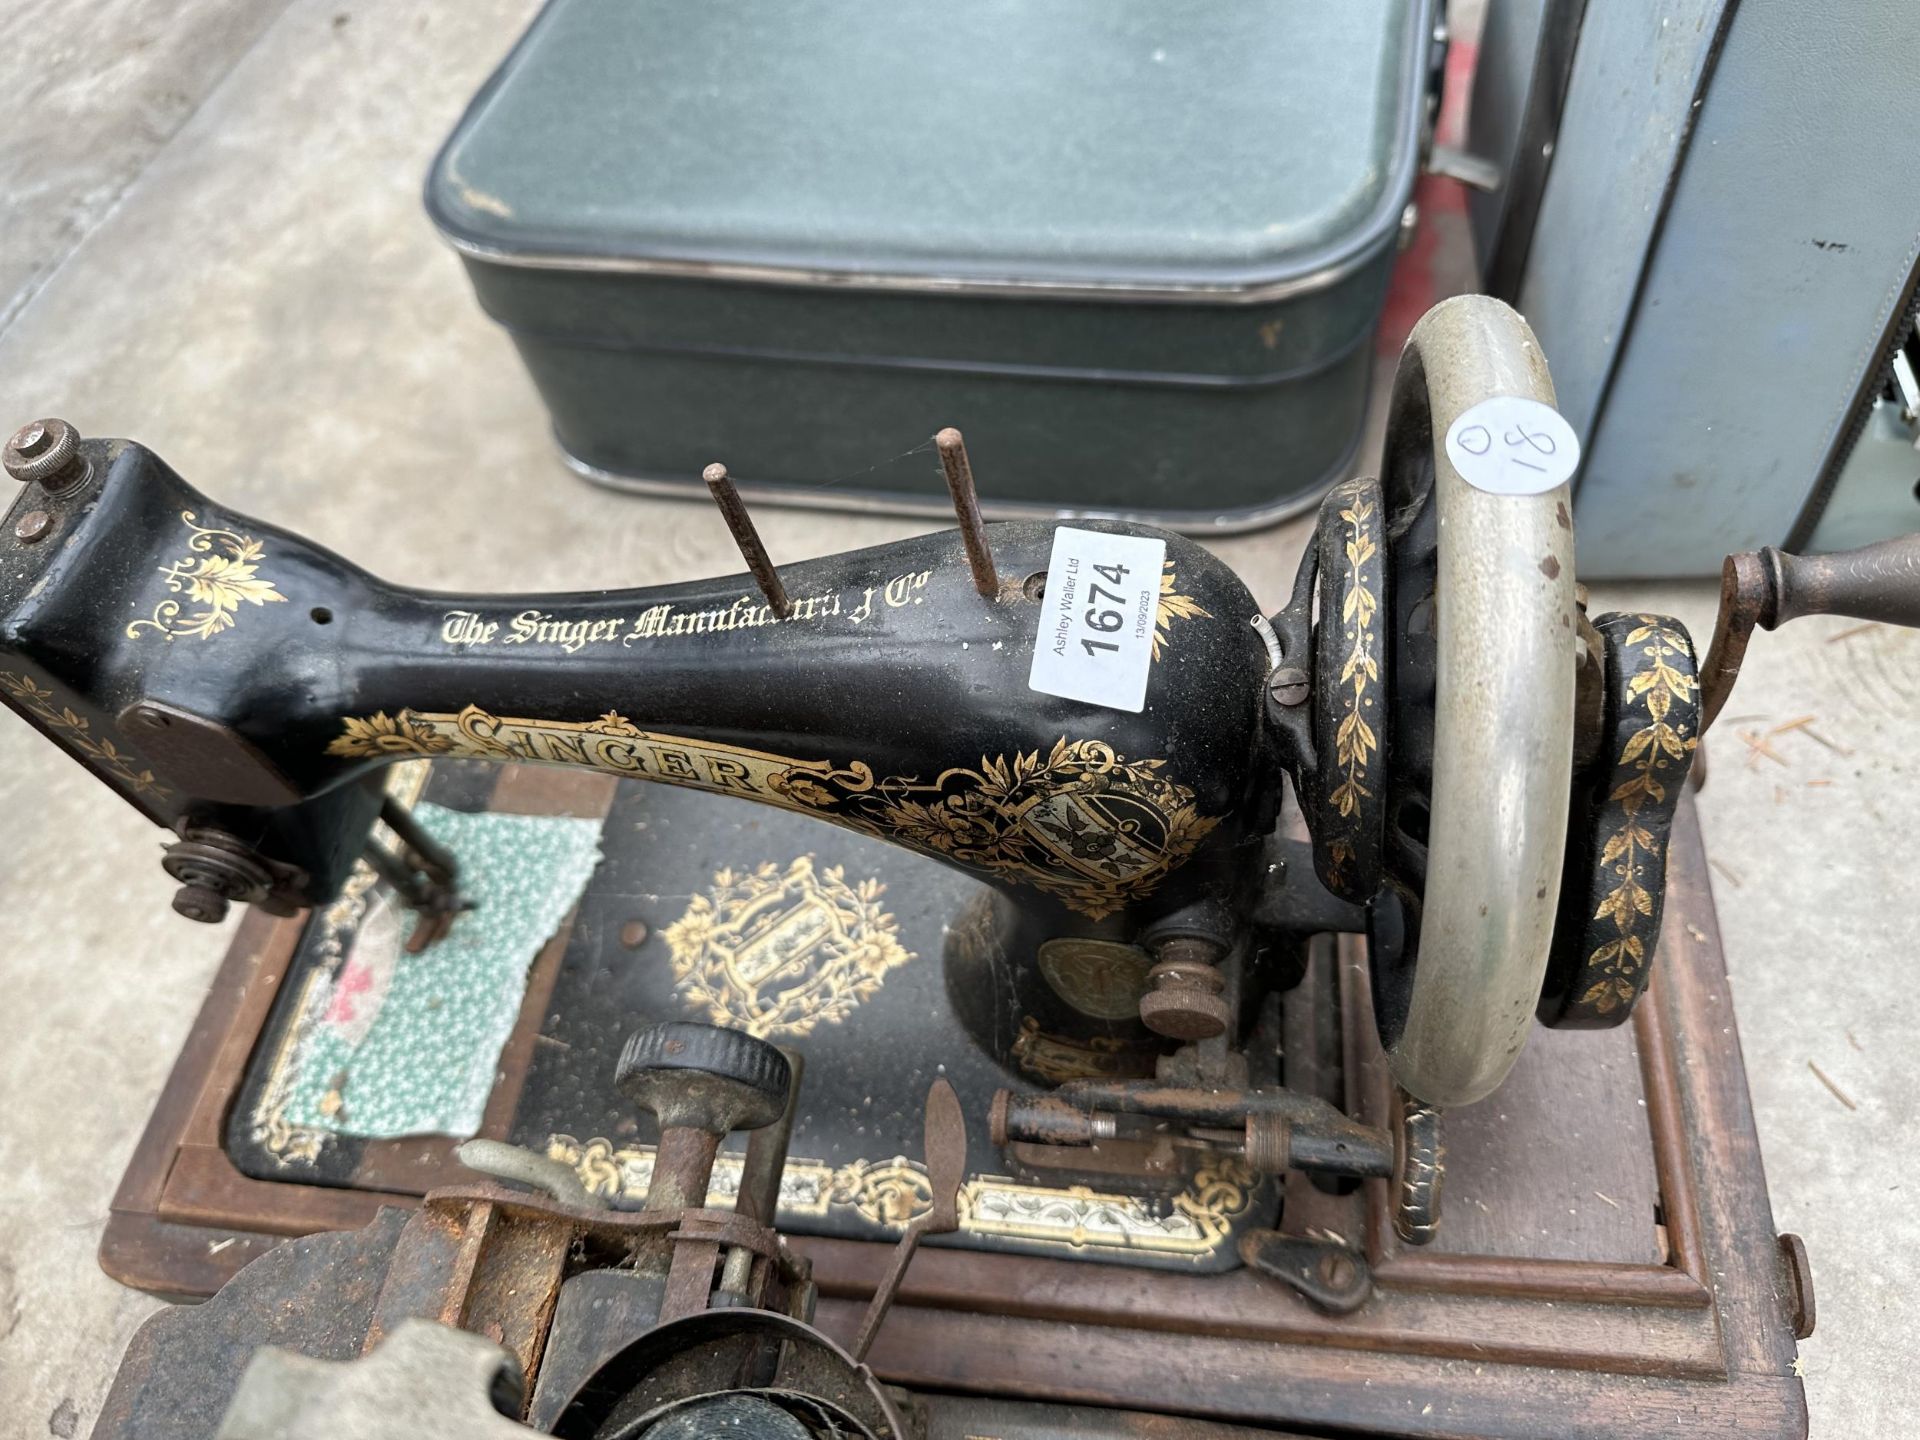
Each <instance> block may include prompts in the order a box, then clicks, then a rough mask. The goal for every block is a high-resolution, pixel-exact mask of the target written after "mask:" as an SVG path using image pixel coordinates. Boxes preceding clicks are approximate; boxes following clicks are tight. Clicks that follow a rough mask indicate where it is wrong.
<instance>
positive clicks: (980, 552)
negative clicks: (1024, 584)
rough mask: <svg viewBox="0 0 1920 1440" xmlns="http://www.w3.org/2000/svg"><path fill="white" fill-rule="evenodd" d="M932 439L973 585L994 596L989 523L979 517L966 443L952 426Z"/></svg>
mask: <svg viewBox="0 0 1920 1440" xmlns="http://www.w3.org/2000/svg"><path fill="white" fill-rule="evenodd" d="M933 443H934V448H936V449H937V450H939V452H940V468H941V469H942V470H944V471H946V473H947V491H948V493H949V494H951V495H952V496H953V513H954V515H955V516H956V517H957V518H958V519H959V521H960V538H961V539H962V540H963V541H965V542H966V547H967V568H968V569H970V570H972V571H973V588H974V589H976V590H978V591H979V592H980V593H981V594H982V595H984V596H986V597H987V598H988V599H989V600H991V599H993V598H994V596H996V595H998V594H999V593H1000V581H999V579H998V577H997V576H995V574H994V573H993V551H991V550H989V549H988V548H987V527H986V524H985V522H983V521H982V520H981V518H980V497H979V495H978V494H976V493H975V492H974V488H973V466H971V465H970V464H968V463H967V443H966V441H964V440H962V439H961V438H960V432H959V431H958V430H955V429H954V428H953V427H952V426H948V427H947V428H946V429H945V430H942V431H941V432H940V433H939V434H938V435H936V436H934V437H933Z"/></svg>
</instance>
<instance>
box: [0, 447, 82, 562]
mask: <svg viewBox="0 0 1920 1440" xmlns="http://www.w3.org/2000/svg"><path fill="white" fill-rule="evenodd" d="M0 461H3V462H4V464H5V465H6V470H7V474H9V475H11V476H12V477H13V478H14V479H16V480H18V481H19V482H20V483H21V484H23V485H32V484H34V483H36V482H38V483H39V484H40V486H41V487H42V488H44V489H45V490H47V491H48V492H50V493H53V494H58V493H59V492H60V491H62V490H68V489H71V488H72V487H73V486H75V485H77V484H78V483H79V482H80V481H82V480H84V479H85V478H86V477H87V462H86V461H85V460H83V459H81V458H80V436H79V434H78V432H76V431H75V430H74V428H73V426H71V425H69V424H68V423H67V422H66V421H64V420H35V421H33V422H31V423H30V424H26V425H22V426H21V427H20V428H19V429H18V430H16V431H14V432H13V435H12V436H11V437H10V438H9V439H8V441H7V445H6V450H5V452H4V454H0ZM21 538H22V539H25V538H26V537H25V536H22V537H21Z"/></svg>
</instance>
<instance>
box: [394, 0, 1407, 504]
mask: <svg viewBox="0 0 1920 1440" xmlns="http://www.w3.org/2000/svg"><path fill="white" fill-rule="evenodd" d="M1433 28H1434V21H1433V6H1432V3H1431V0H1342V3H1340V4H1337V5H1327V4H1320V3H1316V0H1274V3H1264V4H1249V3H1234V0H1060V3H1049V4H1039V5H1035V4H1029V3H1025V0H985V3H979V4H970V5H964V6H925V5H913V4H906V5H903V4H899V3H897V0H887V3H882V0H794V3H786V4H781V5H778V6H771V5H768V6H761V5H751V4H746V3H737V0H736V3H728V0H721V3H716V0H552V3H550V4H548V5H547V7H546V8H545V9H544V10H543V11H542V12H541V14H540V15H539V17H538V18H537V19H536V20H535V22H534V23H533V25H532V26H531V28H529V30H528V31H527V33H526V35H525V36H523V37H522V38H521V40H520V42H519V44H518V45H516V46H515V47H514V49H513V51H512V53H511V54H510V55H509V56H508V57H507V59H506V60H505V62H504V63H503V64H502V65H501V66H500V68H499V69H498V70H497V71H496V72H495V73H494V75H493V76H492V78H491V79H490V80H489V81H488V82H487V84H486V86H485V87H484V88H483V89H482V90H481V91H480V93H479V94H478V95H477V96H476V97H475V99H474V101H473V103H472V104H471V106H469V108H468V110H467V113H466V115H465V116H464V117H463V118H462V119H461V121H460V123H459V125H458V126H457V127H456V128H455V130H454V132H453V134H452V136H451V137H450V138H449V139H448V141H447V143H446V145H445V146H444V147H443V148H442V150H441V152H440V154H439V156H438V158H437V159H436V160H435V162H434V165H433V169H432V172H431V174H430V176H429V179H428V182H427V190H426V200H427V208H428V210H429V212H430V213H431V215H432V217H433V219H434V222H435V223H436V224H437V225H438V226H439V228H440V229H441V231H442V233H443V234H445V236H446V237H447V238H448V240H449V241H451V242H452V244H453V245H454V247H455V248H456V249H457V250H458V251H459V252H460V254H461V257H462V258H463V260H464V261H465V264H466V266H467V270H468V273H469V275H470V277H471V278H472V281H473V285H474V289H475V292H476V293H477V294H478V296H479V298H480V302H481V304H482V306H483V307H484V308H485V309H486V311H487V313H488V314H490V315H491V316H493V318H494V319H496V320H498V321H499V322H500V323H501V324H502V325H504V326H505V327H506V328H507V330H508V332H509V333H510V334H511V335H512V337H513V340H514V343H515V344H516V345H517V346H518V347H519V350H520V353H521V356H522V357H523V359H524V360H525V362H526V364H527V367H528V369H529V370H530V371H531V372H532V375H533V378H534V381H535V383H536V384H537V385H538V387H539V389H540V392H541V394H542V396H543V397H544V398H545V400H546V403H547V405H548V407H549V409H550V410H551V412H552V414H553V420H554V428H555V432H556V434H557V436H558V438H559V441H560V444H561V446H562V448H563V449H564V451H565V452H566V455H567V457H568V460H569V462H570V463H571V464H572V465H573V466H574V468H576V469H577V470H579V471H580V472H581V473H583V474H585V475H587V476H589V477H590V478H593V479H595V480H599V481H602V482H604V483H606V484H609V485H615V486H619V487H622V488H629V489H636V490H660V489H667V488H671V489H680V488H683V487H693V486H697V485H698V483H699V475H700V471H701V468H702V467H703V466H704V465H706V464H707V463H709V462H710V461H713V460H716V459H718V460H724V461H725V462H726V464H727V465H728V467H729V468H730V469H731V470H732V472H733V473H734V475H735V477H736V479H737V480H738V481H739V482H740V484H741V488H742V490H743V492H745V493H748V494H749V495H753V494H755V493H758V494H759V495H761V496H764V497H767V498H772V499H776V500H781V501H786V502H789V503H811V504H822V505H828V506H834V507H850V508H851V507H862V508H880V509H891V510H902V511H912V510H918V509H921V508H925V509H927V510H929V511H931V510H937V509H941V508H943V507H944V505H945V503H946V500H945V491H944V488H943V486H942V482H941V479H940V472H939V467H938V466H937V464H935V463H934V459H933V456H932V454H931V447H930V445H929V444H927V443H926V442H927V437H929V436H931V435H932V434H933V433H934V431H935V430H937V429H939V428H940V427H941V426H943V425H948V424H953V425H958V426H961V427H962V428H963V429H964V430H965V432H966V434H967V439H968V444H969V447H970V449H971V451H972V453H973V456H974V459H975V462H976V466H977V472H978V475H979V480H980V488H981V492H982V496H983V500H984V502H985V505H986V508H987V510H988V512H989V513H990V514H996V513H997V514H1000V515H1011V514H1019V513H1026V514H1034V513H1040V514H1050V515H1051V514H1063V515H1072V514H1087V513H1094V514H1102V515H1124V516H1127V517H1130V518H1137V519H1143V520H1150V521H1153V522H1155V523H1159V524H1163V525H1172V526H1176V527H1179V528H1183V529H1190V530H1202V529H1203V530H1216V529H1221V528H1250V527H1253V526H1256V525H1259V524H1262V523H1266V522H1269V521H1272V520H1276V519H1279V518H1282V517H1284V516H1286V515H1288V514H1291V513H1293V512H1295V511H1297V510H1299V509H1301V508H1303V507H1304V506H1306V505H1307V504H1309V503H1310V502H1311V501H1312V500H1313V499H1314V497H1315V496H1316V495H1317V494H1318V493H1319V492H1320V491H1321V490H1322V489H1323V488H1324V487H1325V486H1326V485H1327V484H1329V483H1330V482H1331V481H1333V480H1334V479H1336V478H1337V477H1338V476H1339V474H1340V473H1341V472H1342V470H1343V469H1344V468H1345V467H1346V465H1347V464H1348V462H1349V460H1350V459H1351V457H1352V455H1353V453H1354V451H1355V449H1356V447H1357V445H1358V443H1359V439H1360V434H1361V427H1362V419H1363V415H1364V411H1365V405H1366V392H1367V378H1368V367H1369V359H1370V354H1371V349H1372V347H1371V344H1370V340H1371V337H1372V335H1373V331H1374V327H1375V324H1376V322H1377V320H1378V318H1379V315H1380V312H1381V308H1382V305H1383V303H1384V301H1385V297H1386V292H1387V282H1388V276H1389V272H1390V270H1391V268H1392V263H1393V257H1394V254H1395V253H1396V249H1397V245H1396V240H1397V237H1398V236H1399V234H1400V230H1401V224H1402V216H1403V213H1404V212H1405V210H1406V206H1407V203H1408V200H1409V198H1410V196H1411V194H1412V189H1413V184H1414V180H1415V176H1416V172H1417V170H1418V166H1419V159H1420V151H1421V147H1422V143H1423V140H1424V133H1425V122H1426V105H1425V95H1426V92H1427V88H1428V77H1429V74H1430V62H1431V60H1432V48H1433V44H1434V40H1433ZM889 457H891V458H889Z"/></svg>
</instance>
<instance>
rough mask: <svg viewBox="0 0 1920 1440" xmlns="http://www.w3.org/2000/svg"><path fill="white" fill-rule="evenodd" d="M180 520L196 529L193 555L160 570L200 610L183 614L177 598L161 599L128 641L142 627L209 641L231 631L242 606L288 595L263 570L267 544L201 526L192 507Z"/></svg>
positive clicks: (191, 548)
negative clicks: (261, 571) (221, 633)
mask: <svg viewBox="0 0 1920 1440" xmlns="http://www.w3.org/2000/svg"><path fill="white" fill-rule="evenodd" d="M180 520H181V523H182V524H184V525H185V526H186V527H187V529H189V530H191V531H192V532H193V534H192V535H191V536H190V537H188V540H187V550H188V553H187V554H185V555H182V556H181V557H180V558H179V559H178V560H175V561H174V562H173V563H172V564H171V565H165V566H162V567H161V570H160V573H161V574H162V575H164V576H166V577H167V589H169V590H171V591H172V592H173V593H174V594H176V595H181V594H184V595H185V596H186V597H187V601H188V603H189V604H192V605H198V606H199V607H200V608H199V609H198V610H195V611H193V612H192V613H191V614H188V615H182V614H181V613H180V610H181V605H180V602H179V601H178V600H162V601H161V602H160V603H159V604H158V605H156V606H154V607H153V614H152V616H150V617H149V618H148V619H145V620H135V621H134V622H133V623H132V624H130V625H129V626H127V638H128V639H130V640H131V639H134V638H135V637H137V636H138V635H139V634H140V632H141V631H142V630H158V631H159V632H160V633H161V634H162V635H164V636H166V637H167V639H169V640H173V639H176V638H183V639H193V640H206V639H209V638H211V637H212V636H215V635H218V634H219V633H220V632H221V631H222V630H229V629H232V628H233V624H234V621H235V620H236V619H238V618H239V610H240V607H241V606H242V605H265V604H267V603H269V602H270V601H284V600H285V599H286V598H287V597H286V596H284V595H282V594H281V593H280V592H279V591H278V590H276V589H274V588H273V582H272V581H271V580H268V579H266V578H265V577H264V576H262V575H261V574H260V573H259V570H260V557H261V555H262V553H263V551H264V547H263V546H262V545H261V544H260V542H259V541H258V540H256V539H254V538H253V537H252V536H251V535H241V534H239V533H238V532H236V531H233V530H221V529H218V528H213V527H209V526H205V525H196V524H195V523H194V519H193V512H192V511H191V510H182V511H181V512H180Z"/></svg>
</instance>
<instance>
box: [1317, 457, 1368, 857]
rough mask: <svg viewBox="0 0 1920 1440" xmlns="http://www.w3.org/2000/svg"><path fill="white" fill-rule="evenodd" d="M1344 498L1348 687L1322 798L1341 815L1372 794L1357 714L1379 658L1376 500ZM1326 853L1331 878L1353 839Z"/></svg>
mask: <svg viewBox="0 0 1920 1440" xmlns="http://www.w3.org/2000/svg"><path fill="white" fill-rule="evenodd" d="M1344 488H1345V487H1343V489H1344ZM1347 498H1348V504H1347V506H1346V508H1345V509H1343V510H1341V512H1340V518H1341V519H1342V520H1343V521H1345V522H1346V525H1347V539H1346V555H1347V585H1346V591H1347V594H1346V599H1345V600H1343V601H1342V602H1341V605H1340V626H1341V635H1342V637H1343V638H1344V639H1345V640H1346V642H1347V653H1346V658H1345V660H1344V662H1343V663H1342V664H1341V666H1340V678H1339V680H1338V681H1337V682H1336V683H1337V684H1340V685H1342V686H1347V685H1350V686H1352V687H1353V688H1352V692H1351V693H1350V694H1349V695H1348V696H1347V697H1346V714H1344V715H1343V716H1342V717H1341V719H1340V725H1339V727H1338V728H1337V729H1336V730H1335V731H1334V736H1333V746H1334V759H1335V761H1336V763H1338V765H1339V766H1340V771H1341V780H1340V783H1339V784H1338V785H1336V786H1334V788H1333V792H1332V793H1331V794H1330V795H1329V796H1328V797H1327V799H1328V801H1329V802H1330V803H1331V804H1332V805H1333V808H1334V810H1335V811H1336V812H1337V813H1338V814H1339V815H1340V816H1341V818H1342V819H1345V818H1347V817H1349V816H1351V815H1352V814H1353V812H1354V810H1355V809H1356V808H1358V806H1359V804H1360V802H1361V801H1362V800H1365V799H1370V798H1371V797H1372V795H1373V792H1372V791H1371V790H1369V789H1367V787H1366V786H1365V785H1364V784H1362V783H1361V782H1362V781H1363V780H1365V779H1366V778H1367V770H1368V767H1369V765H1370V764H1371V763H1372V759H1373V752H1374V751H1375V750H1376V749H1378V748H1379V745H1380V740H1379V737H1378V736H1376V735H1375V734H1374V731H1373V727H1372V726H1371V725H1369V724H1367V721H1366V717H1365V715H1364V714H1363V713H1362V712H1363V711H1364V710H1366V709H1369V708H1371V706H1372V701H1371V700H1370V699H1368V697H1367V689H1368V687H1369V686H1371V685H1375V684H1378V683H1379V680H1380V657H1379V656H1377V655H1375V654H1374V653H1373V618H1374V614H1375V612H1376V611H1377V610H1378V608H1379V605H1380V597H1379V595H1378V593H1377V592H1376V580H1377V576H1375V577H1369V576H1368V574H1367V569H1366V567H1367V565H1368V564H1369V563H1370V562H1371V561H1373V560H1375V559H1377V558H1378V555H1379V549H1378V547H1377V546H1376V545H1375V543H1374V539H1373V527H1372V526H1371V524H1369V522H1370V521H1371V520H1372V519H1373V518H1374V513H1375V509H1376V502H1375V501H1374V500H1373V499H1372V498H1371V497H1370V496H1368V495H1367V493H1366V491H1365V490H1364V489H1361V488H1360V487H1358V486H1355V487H1353V488H1352V490H1351V491H1350V492H1349V494H1348V497H1347ZM1327 854H1328V858H1329V859H1330V861H1331V862H1332V869H1333V874H1334V877H1335V878H1336V879H1337V878H1338V876H1339V875H1340V874H1341V873H1342V872H1343V871H1344V870H1345V868H1346V867H1347V865H1348V864H1350V863H1351V862H1352V860H1353V843H1352V841H1351V840H1349V839H1345V838H1336V839H1335V840H1334V841H1333V842H1332V843H1331V844H1330V845H1329V846H1328V847H1327Z"/></svg>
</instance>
